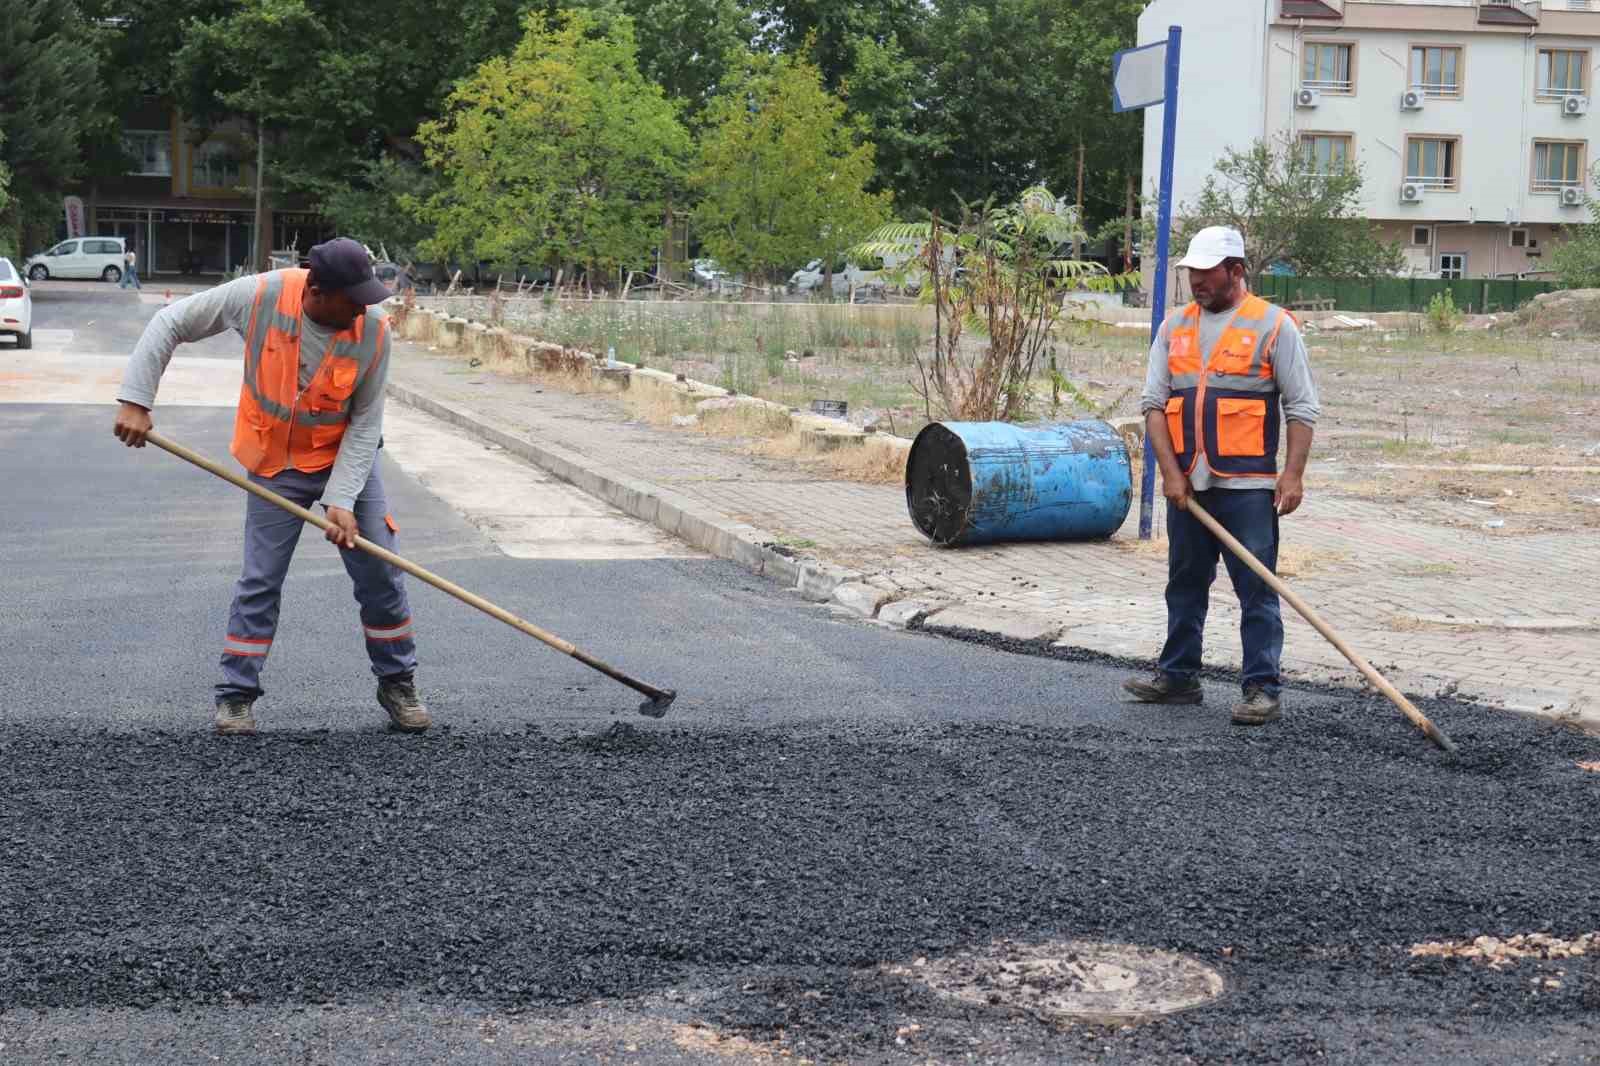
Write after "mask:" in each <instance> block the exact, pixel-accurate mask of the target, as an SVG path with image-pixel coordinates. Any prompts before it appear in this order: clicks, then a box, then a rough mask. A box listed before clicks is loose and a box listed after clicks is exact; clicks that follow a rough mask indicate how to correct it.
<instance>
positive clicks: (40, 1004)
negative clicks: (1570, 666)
mask: <svg viewBox="0 0 1600 1066" xmlns="http://www.w3.org/2000/svg"><path fill="white" fill-rule="evenodd" d="M1155 713H1215V711H1214V710H1212V711H1204V710H1203V709H1198V708H1197V709H1193V710H1192V711H1189V710H1175V711H1158V712H1155ZM1379 714H1380V712H1379V710H1377V709H1376V708H1375V707H1373V706H1371V705H1366V704H1363V703H1361V702H1360V701H1356V700H1351V701H1348V703H1347V704H1344V705H1340V706H1339V707H1338V708H1337V709H1335V710H1332V711H1328V712H1322V711H1319V712H1318V713H1317V714H1316V715H1315V716H1313V715H1309V714H1308V715H1302V716H1295V715H1294V714H1293V713H1292V712H1291V714H1290V716H1289V718H1287V719H1286V720H1285V722H1284V723H1282V725H1281V727H1279V728H1272V729H1266V730H1261V731H1255V732H1243V731H1234V732H1229V733H1217V734H1206V735H1203V736H1196V737H1192V738H1189V739H1184V740H1177V741H1174V740H1172V739H1170V738H1166V739H1162V738H1156V737H1151V736H1147V735H1137V734H1129V733H1124V732H1119V731H1117V730H1114V729H1108V728H1104V727H1084V728H1069V729H1060V730H1051V729H1043V728H1029V727H1021V726H1014V725H996V724H964V725H941V726H927V727H917V728H908V727H904V726H900V727H895V728H886V727H881V726H874V725H872V724H870V723H869V722H860V723H853V724H852V723H845V722H840V723H838V724H837V725H833V726H827V727H817V726H815V725H812V726H810V727H807V728H805V729H801V730H796V731H786V730H757V731H722V732H716V731H703V730H696V729H693V728H690V727H688V726H686V725H681V724H679V725H669V724H663V725H661V726H655V725H640V726H628V727H626V728H615V729H613V730H611V731H609V732H604V733H599V734H595V735H580V736H576V737H573V736H552V735H546V734H543V733H541V732H539V731H537V730H527V731H517V732H511V733H500V732H486V733H467V732H455V733H452V732H451V731H449V730H439V731H436V732H435V733H432V734H429V735H426V736H423V737H398V736H389V735H384V734H380V733H375V732H374V733H350V732H308V733H277V734H273V733H266V734H263V735H261V736H258V737H255V738H245V739H242V740H238V741H234V742H227V743H223V742H219V741H218V740H216V739H214V738H212V737H211V736H209V735H205V734H203V733H200V732H195V733H184V734H174V733H149V734H131V735H126V736H120V737H117V738H108V737H106V736H105V735H103V734H98V733H94V732H88V731H74V730H70V729H51V730H33V729H22V730H13V731H11V732H8V733H7V734H5V735H3V736H0V1021H3V1019H4V1014H5V1012H6V1011H8V1010H14V1009H19V1008H38V1009H51V1008H57V1007H79V1006H91V1005H92V1006H99V1007H156V1006H159V1007H171V1008H176V1009H179V1010H182V1009H183V1008H185V1007H187V1006H196V1005H217V1004H266V1005H272V1004H293V1003H308V1004H316V1003H326V1002H344V1001H349V1000H353V999H371V998H373V997H381V996H384V995H391V994H393V995H398V994H420V995H422V996H424V997H426V998H430V999H434V1000H437V1001H440V1002H470V1003H476V1004H488V1005H492V1006H493V1007H494V1008H495V1009H497V1010H502V1011H519V1010H535V1011H536V1010H540V1009H547V1008H549V1007H551V1006H552V1005H558V1004H575V1003H585V1002H591V1001H594V1000H597V999H602V998H606V997H615V998H623V999H625V998H628V997H642V996H647V995H650V994H653V993H659V992H662V991H663V990H666V989H675V988H691V987H692V988H696V989H699V990H700V991H699V997H698V999H696V1003H697V1004H698V1007H697V1008H696V1009H697V1012H698V1017H699V1018H700V1019H701V1020H703V1021H704V1022H706V1023H707V1024H712V1025H715V1026H718V1027H719V1028H720V1029H721V1030H722V1031H730V1032H735V1033H739V1034H741V1035H742V1036H743V1037H744V1038H746V1039H748V1040H750V1041H753V1042H756V1043H757V1044H760V1045H762V1046H768V1045H770V1046H771V1047H773V1048H782V1049H786V1050H789V1051H791V1052H792V1053H794V1054H797V1055H803V1056H808V1057H813V1058H817V1059H821V1060H845V1061H894V1060H897V1059H898V1058H899V1057H901V1056H907V1057H909V1058H908V1061H909V1060H910V1058H927V1057H929V1056H933V1057H940V1056H951V1057H961V1056H964V1055H965V1054H966V1053H967V1052H968V1051H970V1050H971V1049H972V1048H973V1047H974V1046H975V1045H974V1042H975V1041H982V1046H983V1047H984V1048H986V1049H988V1053H990V1054H994V1055H998V1056H999V1057H1000V1059H1001V1060H1003V1061H1016V1062H1027V1061H1039V1062H1048V1061H1059V1060H1060V1058H1061V1057H1062V1056H1063V1055H1073V1056H1080V1055H1081V1056H1089V1055H1092V1056H1093V1057H1095V1058H1097V1059H1102V1060H1104V1061H1127V1062H1144V1061H1149V1062H1164V1061H1174V1060H1178V1061H1182V1060H1184V1059H1187V1060H1189V1061H1195V1062H1245V1061H1250V1062H1263V1061H1279V1062H1302V1061H1313V1060H1324V1061H1325V1060H1327V1059H1332V1060H1334V1061H1361V1060H1368V1059H1376V1060H1380V1061H1387V1062H1408V1061H1417V1062H1423V1061H1438V1059H1437V1058H1430V1057H1428V1056H1429V1055H1433V1054H1436V1053H1437V1052H1438V1051H1439V1048H1437V1047H1432V1048H1428V1047H1419V1046H1415V1044H1414V1041H1413V1034H1411V1033H1410V1031H1409V1030H1408V1026H1413V1025H1426V1026H1430V1027H1437V1026H1440V1025H1443V1026H1445V1027H1447V1028H1458V1029H1459V1030H1460V1031H1461V1032H1462V1033H1463V1034H1464V1036H1463V1040H1464V1043H1463V1045H1462V1048H1461V1049H1460V1050H1461V1054H1460V1056H1455V1055H1452V1056H1450V1057H1451V1059H1452V1061H1484V1062H1490V1061H1500V1060H1501V1059H1502V1055H1501V1051H1500V1050H1497V1049H1501V1048H1503V1046H1504V1045H1503V1044H1493V1043H1489V1044H1485V1043H1482V1042H1481V1041H1479V1040H1478V1039H1477V1038H1476V1037H1475V1036H1473V1034H1475V1033H1477V1032H1478V1031H1479V1029H1482V1030H1484V1031H1492V1032H1493V1033H1495V1034H1497V1039H1501V1040H1505V1039H1513V1038H1515V1037H1516V1036H1517V1034H1519V1033H1522V1032H1526V1033H1528V1034H1529V1039H1533V1035H1534V1034H1545V1035H1548V1034H1549V1033H1551V1032H1564V1031H1567V1030H1571V1032H1572V1033H1573V1034H1574V1035H1573V1036H1572V1037H1571V1039H1572V1040H1573V1041H1576V1042H1577V1043H1578V1045H1581V1044H1582V1042H1583V1041H1585V1040H1587V1041H1588V1047H1589V1049H1590V1052H1589V1053H1590V1054H1600V1044H1597V1043H1596V1041H1597V1039H1600V1038H1596V1037H1595V1036H1594V1035H1593V1033H1594V1032H1595V1031H1596V1026H1595V1022H1596V1021H1597V1020H1600V1017H1597V1016H1600V958H1597V957H1596V956H1595V954H1593V953H1590V954H1586V955H1575V956H1562V957H1560V958H1550V959H1545V958H1539V957H1528V958H1523V959H1521V960H1520V961H1519V964H1518V965H1517V966H1516V967H1511V968H1507V969H1503V970H1502V969H1496V968H1492V967H1488V966H1484V965H1481V964H1479V963H1478V962H1475V961H1474V960H1472V959H1470V958H1463V957H1457V956H1452V955H1449V954H1437V955H1421V956H1414V955H1413V953H1412V950H1411V949H1412V947H1413V946H1414V945H1417V944H1420V943H1428V942H1444V941H1460V942H1471V941H1473V940H1474V939H1475V938H1477V937H1481V936H1492V937H1496V938H1502V939H1504V938H1508V937H1512V936H1516V935H1519V934H1528V933H1535V932H1545V933H1550V934H1552V935H1553V936H1558V937H1574V936H1578V935H1581V934H1584V933H1587V932H1590V931H1592V930H1594V929H1595V928H1596V927H1597V924H1600V923H1597V914H1600V904H1597V900H1600V896H1597V889H1596V885H1595V870H1596V869H1597V868H1600V821H1597V820H1596V819H1595V817H1594V812H1595V811H1596V809H1597V801H1600V775H1596V774H1593V773H1588V772H1586V771H1583V770H1581V769H1580V768H1579V767H1578V765H1577V764H1578V763H1579V762H1580V761H1584V760H1592V759H1594V758H1596V757H1597V754H1600V742H1597V741H1596V740H1594V739H1593V738H1588V737H1584V736H1581V735H1578V734H1575V733H1573V732H1570V731H1567V730H1564V729H1561V728H1558V727H1552V726H1547V725H1541V724H1537V723H1533V722H1530V721H1527V720H1522V719H1517V718H1514V717H1511V716H1505V715H1496V714H1494V713H1491V712H1483V711H1476V710H1472V709H1469V708H1451V709H1449V712H1448V714H1447V715H1445V716H1442V717H1443V718H1444V720H1446V721H1448V722H1449V725H1450V730H1451V732H1452V735H1453V736H1454V737H1455V739H1456V740H1457V742H1458V743H1459V744H1460V745H1461V747H1462V749H1463V752H1464V754H1463V756H1462V757H1461V758H1459V759H1455V760H1450V759H1447V758H1446V757H1444V756H1442V755H1440V754H1439V753H1437V752H1435V751H1433V750H1432V749H1430V748H1428V747H1427V745H1426V744H1425V742H1424V741H1422V740H1421V738H1419V737H1417V736H1415V735H1414V733H1412V732H1411V731H1410V729H1409V727H1408V726H1406V725H1405V723H1403V722H1399V721H1391V720H1387V719H1383V718H1379V717H1377V716H1378V715H1379ZM1002 938H1004V939H1010V940H1015V941H1019V942H1026V941H1028V940H1030V939H1033V938H1037V939H1044V938H1075V939H1082V940H1104V941H1114V942H1119V943H1129V944H1139V945H1145V946H1148V947H1153V948H1161V949H1165V950H1172V951H1180V952H1185V953H1190V954H1192V955H1194V956H1195V957H1197V958H1199V959H1202V960H1203V961H1205V962H1206V963H1207V964H1208V965H1211V966H1213V967H1215V968H1216V969H1218V970H1219V971H1220V972H1221V973H1222V974H1223V976H1224V977H1225V979H1226V981H1227V983H1228V986H1229V988H1228V992H1227V994H1226V995H1225V996H1224V998H1222V999H1221V1000H1219V1001H1218V1002H1217V1003H1216V1004H1214V1005H1212V1006H1208V1007H1204V1008H1200V1009H1197V1010H1194V1011H1190V1012H1187V1013H1184V1014H1181V1015H1177V1016H1174V1017H1171V1018H1169V1019H1166V1020H1163V1021H1159V1022H1155V1023H1152V1024H1149V1025H1144V1026H1139V1027H1136V1028H1132V1029H1129V1030H1125V1031H1124V1030H1105V1029H1101V1028H1094V1027H1066V1028H1063V1027H1060V1026H1049V1025H1045V1024H1042V1023H1039V1022H1036V1021H1028V1020H1023V1021H1020V1022H1019V1021H1018V1020H1017V1019H1016V1018H1015V1017H1012V1016H1009V1015H1002V1014H1000V1013H998V1012H986V1011H985V1010H984V1009H983V1008H982V1007H981V1006H974V1005H971V1004H957V1003H954V1002H952V1001H950V1000H948V999H945V998H941V997H940V996H938V995H937V994H935V993H934V992H933V991H931V990H930V989H928V988H927V987H926V986H925V985H923V984H921V983H918V982H915V981H910V980H906V979H904V978H901V977H897V976H895V975H894V974H892V973H890V972H889V969H890V968H891V966H892V965H893V964H903V963H906V962H908V961H909V960H912V959H915V958H918V957H931V958H938V957H941V956H943V955H946V954H950V953H954V952H956V951H959V950H963V949H967V948H971V947H974V946H977V945H982V944H985V943H988V942H990V941H994V940H997V939H1002ZM1557 966H1559V967H1560V968H1561V969H1562V971H1563V972H1564V976H1563V979H1562V980H1560V981H1558V982H1555V983H1553V984H1552V983H1550V982H1549V981H1543V980H1540V979H1539V978H1540V975H1542V974H1544V973H1545V970H1546V969H1547V968H1551V967H1557ZM913 1026H914V1027H913ZM908 1033H909V1034H911V1035H910V1036H908V1035H907V1034H908ZM1467 1037H1473V1039H1466V1038H1467ZM1475 1048H1476V1050H1474V1049H1475Z"/></svg>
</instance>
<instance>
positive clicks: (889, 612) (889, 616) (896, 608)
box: [878, 600, 945, 629]
mask: <svg viewBox="0 0 1600 1066" xmlns="http://www.w3.org/2000/svg"><path fill="white" fill-rule="evenodd" d="M944 606H945V604H943V603H930V602H928V601H927V600H896V601H894V602H893V603H886V604H884V605H883V606H882V607H880V608H878V621H880V622H882V623H884V624H885V625H891V626H895V627H896V628H899V629H904V628H906V627H907V626H909V625H911V624H912V623H913V622H915V621H916V620H917V619H919V618H922V617H923V616H925V615H929V614H932V613H933V612H934V611H937V610H939V609H940V608H942V607H944Z"/></svg>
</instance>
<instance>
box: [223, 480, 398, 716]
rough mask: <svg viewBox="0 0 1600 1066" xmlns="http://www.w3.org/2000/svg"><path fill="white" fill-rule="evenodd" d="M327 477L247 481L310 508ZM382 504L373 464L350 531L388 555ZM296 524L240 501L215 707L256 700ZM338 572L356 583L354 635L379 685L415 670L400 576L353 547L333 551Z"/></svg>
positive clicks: (252, 499) (261, 504)
mask: <svg viewBox="0 0 1600 1066" xmlns="http://www.w3.org/2000/svg"><path fill="white" fill-rule="evenodd" d="M332 473H333V472H332V471H331V470H324V471H321V472H320V473H316V474H303V473H301V472H300V471H298V470H294V469H289V470H285V471H283V472H282V473H280V474H277V475H275V476H273V477H259V476H257V475H255V474H251V475H250V480H251V481H254V482H255V483H257V484H258V485H261V486H263V487H265V488H269V489H271V490H272V491H273V492H276V493H277V494H278V495H280V496H285V497H288V499H289V500H290V501H291V502H293V503H297V504H299V505H300V506H302V507H306V508H310V507H311V506H312V505H313V504H315V503H316V501H317V500H319V499H321V498H322V490H323V488H324V487H325V486H326V485H327V483H328V478H329V476H330V475H331V474H332ZM388 512H389V505H388V502H387V501H386V499H385V498H384V492H383V481H382V480H381V479H380V478H379V477H378V460H373V464H372V473H371V475H370V476H368V478H367V484H366V486H365V487H364V488H363V489H362V490H361V495H360V496H358V497H357V498H356V505H355V516H356V525H357V526H359V527H360V530H361V535H362V536H363V537H365V538H367V539H368V540H370V541H372V542H373V543H375V544H378V545H379V546H381V547H384V548H388V549H389V550H390V551H394V550H395V547H396V543H397V541H396V538H395V533H394V530H393V529H392V528H390V525H389V522H390V519H389V514H388ZM303 525H304V523H303V522H301V521H300V519H298V518H296V517H295V516H294V515H292V514H290V513H289V512H288V511H285V510H284V509H283V508H281V507H279V506H278V505H277V504H273V503H268V502H267V501H266V500H263V499H260V498H258V497H256V496H247V497H246V498H245V519H244V568H243V570H242V571H241V573H240V575H239V584H238V586H237V588H236V589H235V591H234V597H233V607H232V608H231V609H230V610H229V612H228V631H227V635H226V636H225V637H224V638H223V642H222V664H221V665H222V680H221V682H219V683H218V685H217V688H216V693H217V699H218V701H221V700H225V699H246V700H253V699H255V698H256V697H258V696H260V695H261V668H262V667H263V666H265V665H266V661H267V653H268V652H270V651H271V650H272V641H273V638H274V636H276V634H277V630H278V606H279V604H280V602H281V601H282V598H283V579H284V577H285V576H286V575H287V574H288V572H289V560H290V559H291V558H293V556H294V549H295V546H296V545H297V544H298V543H299V542H300V530H301V527H302V526H303ZM339 554H340V556H341V557H343V559H344V568H345V570H346V571H347V572H348V573H349V574H350V578H351V581H352V582H353V583H354V584H355V593H356V602H357V603H358V604H359V605H360V607H361V631H362V636H363V638H364V641H365V643H366V648H367V658H368V659H369V660H370V661H371V663H372V672H373V673H374V674H376V675H377V676H378V677H379V678H380V679H384V678H391V677H409V676H410V675H411V672H412V671H413V670H415V669H416V668H417V645H416V638H415V635H414V633H413V631H412V627H411V607H410V605H409V604H408V603H407V602H406V589H405V585H404V584H403V583H402V581H401V576H402V575H401V572H400V571H399V570H398V569H396V568H395V567H393V566H390V565H389V564H388V563H386V562H384V561H383V560H381V559H378V558H375V557H373V556H371V555H368V554H367V553H366V552H364V551H360V550H359V549H355V548H340V549H339Z"/></svg>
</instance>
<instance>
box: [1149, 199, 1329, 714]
mask: <svg viewBox="0 0 1600 1066" xmlns="http://www.w3.org/2000/svg"><path fill="white" fill-rule="evenodd" d="M1178 266H1179V268H1180V269H1183V270H1187V271H1188V275H1189V288H1190V290H1191V291H1192V292H1193V293H1194V300H1193V302H1191V303H1190V304H1189V305H1188V306H1187V307H1184V308H1182V309H1181V310H1179V311H1176V312H1174V313H1173V314H1171V315H1169V316H1168V317H1167V320H1166V321H1165V322H1164V323H1163V324H1162V326H1161V329H1160V331H1159V332H1158V334H1157V336H1156V340H1155V343H1154V344H1152V345H1151V346H1150V367H1149V372H1148V374H1147V376H1146V378H1145V386H1144V394H1143V397H1142V399H1141V402H1140V408H1141V410H1142V411H1143V412H1144V414H1145V439H1146V441H1147V445H1148V447H1150V448H1151V449H1153V450H1154V452H1155V458H1156V463H1157V465H1158V466H1160V468H1161V481H1162V493H1163V495H1165V496H1166V498H1167V543H1168V548H1167V641H1166V645H1165V646H1164V647H1163V648H1162V649H1161V658H1160V661H1159V663H1158V665H1157V669H1156V672H1155V676H1154V677H1152V678H1149V679H1144V678H1139V679H1135V680H1130V681H1128V682H1126V683H1125V684H1124V685H1123V688H1124V690H1125V691H1127V692H1128V693H1129V694H1130V695H1131V696H1132V697H1133V698H1134V700H1136V701H1137V702H1140V703H1157V704H1193V703H1200V702H1201V701H1202V700H1203V698H1204V694H1203V692H1202V690H1201V687H1200V680H1199V674H1200V663H1201V646H1202V638H1203V636H1204V632H1205V623H1206V610H1207V607H1208V606H1209V603H1210V594H1211V584H1212V582H1213V581H1215V580H1216V576H1217V557H1218V556H1219V555H1220V556H1221V557H1222V559H1223V561H1224V562H1225V563H1226V564H1227V567H1228V576H1229V577H1231V578H1232V579H1233V589H1234V592H1235V593H1237V594H1238V596H1239V610H1240V623H1239V629H1240V636H1241V637H1242V638H1243V642H1244V662H1243V664H1242V669H1241V675H1242V679H1243V696H1242V698H1241V699H1240V701H1239V703H1238V704H1237V705H1236V706H1235V707H1234V708H1233V722H1234V723H1235V724H1237V725H1265V724H1266V723H1267V722H1271V721H1273V720H1275V719H1276V718H1278V717H1279V715H1280V713H1281V696H1280V692H1281V689H1282V680H1281V678H1280V676H1279V663H1280V659H1281V657H1282V653H1283V617H1282V615H1281V614H1280V612H1279V606H1278V595H1277V593H1275V592H1274V591H1273V590H1272V589H1271V588H1270V587H1269V586H1268V585H1267V584H1266V582H1264V581H1262V580H1261V579H1260V578H1259V577H1257V576H1256V575H1255V573H1254V572H1252V571H1251V570H1250V569H1249V568H1248V567H1247V566H1245V565H1244V563H1242V562H1241V561H1240V560H1238V559H1237V558H1235V557H1234V555H1233V554H1232V553H1231V552H1227V551H1223V550H1222V546H1221V544H1219V543H1218V541H1217V539H1216V537H1214V536H1213V535H1212V534H1211V532H1210V531H1209V530H1208V529H1206V527H1205V526H1204V525H1202V524H1201V523H1200V521H1199V520H1198V519H1196V518H1195V517H1194V516H1193V515H1191V514H1189V513H1188V506H1189V501H1190V500H1191V499H1194V500H1197V501H1199V503H1200V505H1201V506H1203V507H1204V508H1205V509H1206V510H1207V511H1208V512H1209V513H1210V514H1211V515H1212V516H1213V517H1215V518H1216V519H1217V521H1218V522H1220V523H1221V524H1222V526H1223V528H1224V529H1226V530H1227V531H1228V532H1229V533H1232V534H1233V535H1234V536H1235V537H1237V538H1238V539H1239V540H1240V541H1242V542H1243V543H1244V546H1245V547H1246V548H1248V549H1250V551H1251V552H1252V553H1254V554H1255V556H1256V557H1257V558H1258V559H1260V560H1261V561H1262V562H1263V563H1264V564H1266V566H1268V567H1269V568H1272V569H1274V570H1275V569H1276V568H1277V563H1278V519H1279V518H1280V517H1282V516H1284V515H1287V514H1291V513H1293V512H1294V511H1295V509H1296V508H1298V507H1299V506H1300V501H1301V500H1302V499H1303V497H1304V495H1305V485H1304V477H1305V469H1306V460H1307V458H1308V457H1309V456H1310V454H1311V434H1312V426H1314V425H1315V424H1316V421H1317V415H1318V413H1319V412H1320V410H1321V408H1320V406H1319V404H1318V402H1317V390H1316V385H1315V384H1314V383H1313V381H1312V379H1311V366H1310V362H1309V360H1308V359H1307V357H1306V347H1305V342H1304V341H1303V340H1302V339H1301V336H1300V330H1299V329H1298V327H1297V326H1296V324H1295V321H1294V318H1293V317H1292V316H1291V315H1290V314H1289V313H1288V312H1287V311H1285V310H1283V309H1282V308H1280V307H1274V306H1273V305H1272V304H1270V303H1268V302H1267V301H1265V300H1263V299H1262V298H1261V297H1259V296H1255V295H1252V294H1251V292H1250V291H1249V288H1248V287H1247V285H1246V270H1247V264H1246V262H1245V249H1244V238H1243V237H1242V236H1241V235H1240V233H1239V231H1238V230H1236V229H1231V228H1229V227H1226V226H1210V227H1207V228H1205V229H1202V230H1201V231H1200V232H1198V233H1196V234H1195V235H1194V238H1193V239H1192V240H1191V241H1190V242H1189V251H1188V254H1186V255H1185V256H1184V257H1183V259H1182V260H1180V261H1179V262H1178ZM1285 427H1286V428H1285ZM1283 437H1287V440H1288V448H1287V456H1286V457H1285V459H1284V464H1283V469H1282V470H1281V471H1280V470H1279V468H1278V451H1279V443H1280V439H1281V438H1283Z"/></svg>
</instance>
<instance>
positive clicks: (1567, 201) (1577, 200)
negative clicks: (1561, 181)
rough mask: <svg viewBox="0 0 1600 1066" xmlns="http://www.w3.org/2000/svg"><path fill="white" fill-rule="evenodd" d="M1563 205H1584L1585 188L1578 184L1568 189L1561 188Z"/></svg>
mask: <svg viewBox="0 0 1600 1066" xmlns="http://www.w3.org/2000/svg"><path fill="white" fill-rule="evenodd" d="M1561 206H1562V207H1581V206H1583V190H1582V189H1580V188H1578V187H1577V186H1573V187H1571V188H1567V189H1562V190H1561Z"/></svg>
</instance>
